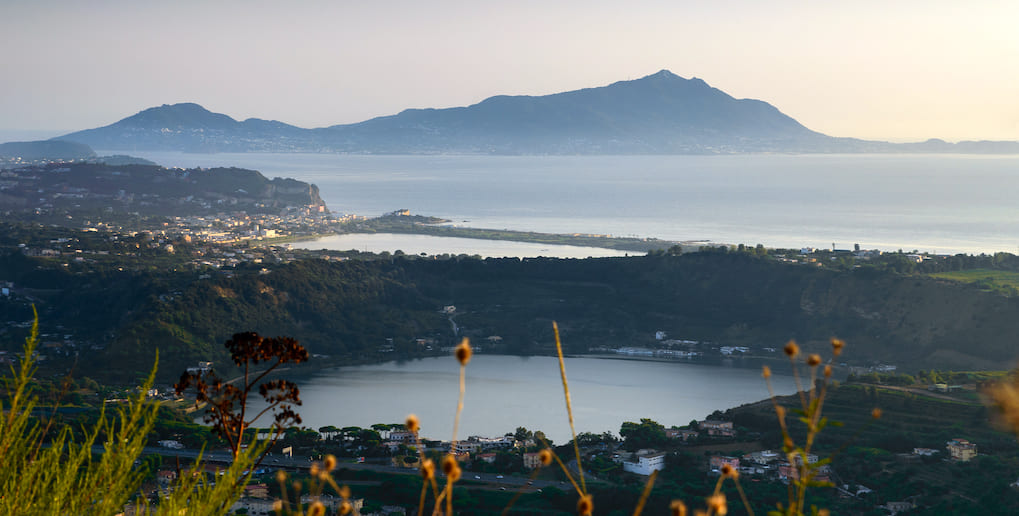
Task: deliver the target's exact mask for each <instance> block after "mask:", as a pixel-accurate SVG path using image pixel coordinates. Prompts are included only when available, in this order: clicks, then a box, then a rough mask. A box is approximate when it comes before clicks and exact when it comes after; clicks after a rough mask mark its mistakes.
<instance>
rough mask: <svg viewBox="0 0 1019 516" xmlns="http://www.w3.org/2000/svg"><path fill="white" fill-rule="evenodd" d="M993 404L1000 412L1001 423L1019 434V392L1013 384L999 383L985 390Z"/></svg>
mask: <svg viewBox="0 0 1019 516" xmlns="http://www.w3.org/2000/svg"><path fill="white" fill-rule="evenodd" d="M984 394H986V395H987V397H988V398H990V401H991V404H992V405H994V407H995V408H997V409H998V410H997V411H998V416H999V418H1000V421H1001V423H1003V424H1004V425H1005V426H1007V427H1008V428H1009V429H1010V430H1012V431H1013V432H1016V433H1019V391H1017V390H1016V385H1015V384H1014V383H1011V382H998V383H995V384H992V385H990V386H989V387H987V388H986V389H984Z"/></svg>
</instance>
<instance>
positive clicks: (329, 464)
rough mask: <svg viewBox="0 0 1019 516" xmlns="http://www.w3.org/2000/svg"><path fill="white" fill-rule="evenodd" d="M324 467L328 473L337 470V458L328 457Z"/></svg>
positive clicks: (333, 456)
mask: <svg viewBox="0 0 1019 516" xmlns="http://www.w3.org/2000/svg"><path fill="white" fill-rule="evenodd" d="M324 466H325V468H326V471H332V470H334V469H336V456H335V455H332V454H329V455H326V460H325V464H324Z"/></svg>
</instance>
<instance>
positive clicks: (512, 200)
mask: <svg viewBox="0 0 1019 516" xmlns="http://www.w3.org/2000/svg"><path fill="white" fill-rule="evenodd" d="M106 153H108V152H106ZM133 154H135V155H139V156H140V157H144V158H147V159H150V160H153V161H155V162H157V163H159V164H161V165H164V166H181V167H196V166H201V167H214V166H237V167H244V168H252V169H255V170H260V171H262V172H263V173H264V174H265V175H266V176H268V177H275V176H280V177H294V178H296V179H300V180H303V181H308V182H312V183H315V184H317V185H318V186H319V188H320V190H321V194H322V197H323V199H324V200H325V201H326V203H327V204H328V206H329V208H330V209H331V210H333V211H338V212H344V213H353V214H357V215H365V216H377V215H381V214H382V213H385V212H389V211H393V210H396V209H409V210H411V211H412V212H413V213H416V214H423V215H433V216H437V217H443V218H447V219H451V220H453V221H454V223H455V224H460V225H464V226H472V227H483V228H494V229H513V230H523V231H540V232H548V233H591V234H612V235H616V236H640V237H655V238H662V239H669V240H710V241H714V242H725V243H745V244H750V245H756V244H758V243H761V244H764V245H765V246H768V247H789V248H797V249H798V248H800V247H817V248H831V246H832V244H835V245H836V246H837V247H838V248H840V249H844V248H851V247H852V245H853V244H856V243H859V244H860V246H861V247H862V248H864V249H882V250H890V251H894V250H898V249H903V250H906V251H911V250H914V249H916V250H919V251H926V252H934V253H941V254H955V253H982V252H986V253H993V252H997V251H1007V252H1012V253H1016V252H1017V251H1019V208H1017V205H1016V202H1015V201H1016V199H1019V156H1001V155H941V154H938V155H932V154H901V155H900V154H854V155H816V154H810V155H723V156H447V155H436V156H364V155H339V154H296V153H295V154H269V153H247V154H184V153H179V152H144V151H136V152H133ZM405 251H406V250H405Z"/></svg>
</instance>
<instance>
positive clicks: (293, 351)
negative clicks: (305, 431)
mask: <svg viewBox="0 0 1019 516" xmlns="http://www.w3.org/2000/svg"><path fill="white" fill-rule="evenodd" d="M224 346H226V348H227V349H228V350H230V358H231V359H232V360H233V362H234V364H236V365H237V367H240V368H242V369H243V370H244V375H243V376H242V377H241V382H240V386H239V387H238V386H235V385H233V384H232V383H230V382H227V381H224V380H223V379H221V378H219V376H217V375H216V374H215V373H213V372H208V373H200V372H187V373H184V374H183V375H181V377H180V381H179V382H177V384H176V385H174V389H176V391H177V394H182V393H183V392H184V391H186V390H187V389H188V388H189V387H192V386H193V387H194V388H195V391H196V394H195V401H196V403H198V404H203V403H204V404H208V411H207V412H206V414H205V418H204V419H205V422H206V423H208V424H210V425H212V427H213V428H214V429H215V430H216V431H217V433H219V435H220V436H222V437H223V438H224V439H225V440H226V441H227V444H228V445H229V446H230V450H231V452H232V453H233V456H234V459H236V458H237V457H238V456H239V455H240V453H241V450H242V448H243V447H244V445H245V444H246V443H245V441H244V439H245V432H246V431H247V429H248V428H250V427H251V425H252V424H253V423H254V422H255V421H256V420H258V418H260V417H261V416H263V415H265V414H266V413H269V412H271V413H272V414H273V424H272V430H273V432H272V437H271V438H270V440H269V445H268V446H267V447H266V448H265V451H268V449H269V448H271V447H272V444H273V443H275V442H276V441H277V440H278V439H279V438H280V436H281V435H282V434H283V432H284V431H285V430H286V429H287V428H288V427H290V426H292V425H299V424H301V416H300V415H298V414H297V412H295V411H294V409H293V407H294V405H300V404H301V396H300V389H298V388H297V385H296V384H294V383H293V382H290V381H287V380H267V381H265V382H262V380H264V379H265V378H266V377H267V376H268V375H269V374H270V373H272V372H273V371H274V370H275V369H276V368H278V367H279V366H281V365H283V364H287V363H294V364H299V363H301V362H304V361H307V360H308V350H306V349H305V348H304V347H303V346H301V345H300V343H298V342H297V341H296V340H294V339H292V338H290V337H273V338H267V337H261V336H259V335H258V334H257V333H254V332H246V333H236V334H234V336H233V337H232V338H231V339H230V340H228V341H226V343H224ZM259 363H266V364H268V365H267V367H265V368H264V369H262V370H261V371H259V372H255V371H253V370H252V369H253V368H254V366H256V365H258V364H259ZM259 382H262V383H259ZM256 386H257V388H258V392H259V394H260V395H261V396H262V397H263V398H264V399H265V401H266V407H265V408H264V409H262V410H261V411H259V412H258V413H257V414H254V415H249V414H248V396H249V395H250V394H251V392H252V391H253V390H255V388H256Z"/></svg>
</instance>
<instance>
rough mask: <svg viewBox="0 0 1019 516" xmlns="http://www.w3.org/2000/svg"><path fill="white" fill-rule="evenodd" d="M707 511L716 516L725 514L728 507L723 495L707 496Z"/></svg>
mask: <svg viewBox="0 0 1019 516" xmlns="http://www.w3.org/2000/svg"><path fill="white" fill-rule="evenodd" d="M708 511H709V512H711V513H712V514H717V515H718V516H725V513H727V512H729V507H728V505H726V503H725V495H723V494H715V495H711V496H709V497H708Z"/></svg>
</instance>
